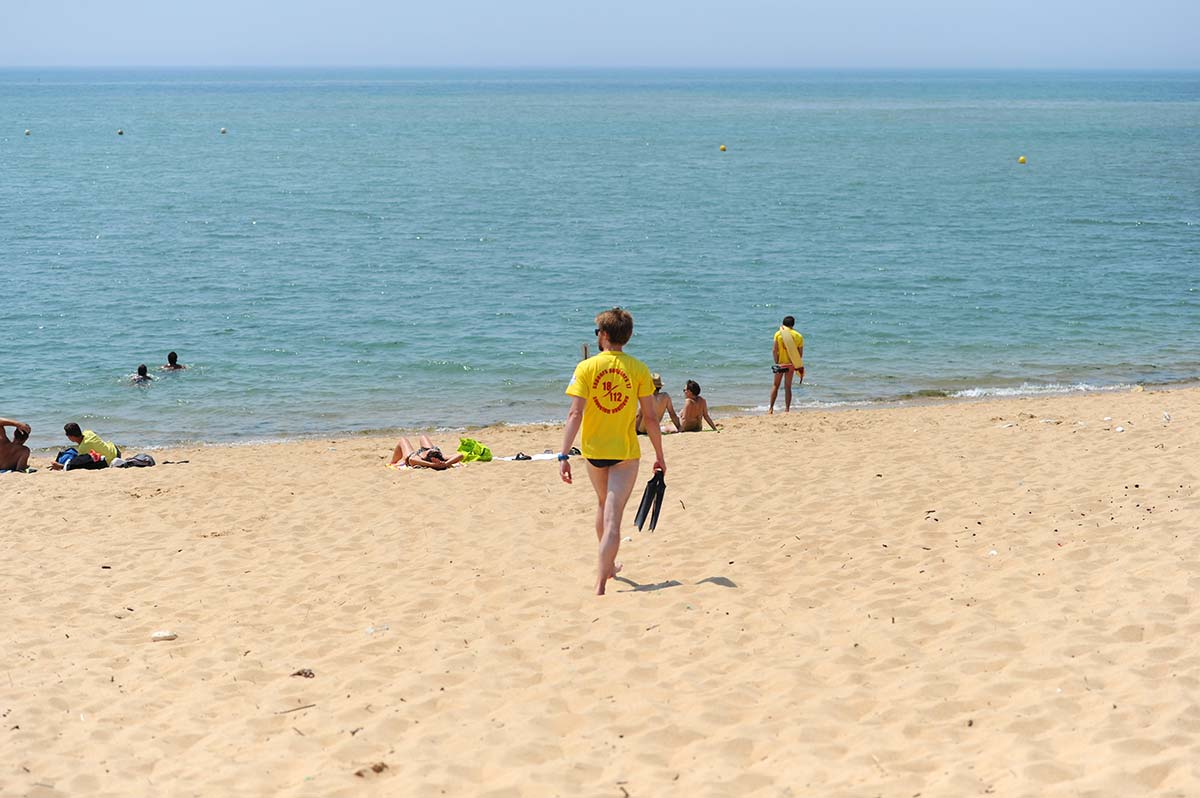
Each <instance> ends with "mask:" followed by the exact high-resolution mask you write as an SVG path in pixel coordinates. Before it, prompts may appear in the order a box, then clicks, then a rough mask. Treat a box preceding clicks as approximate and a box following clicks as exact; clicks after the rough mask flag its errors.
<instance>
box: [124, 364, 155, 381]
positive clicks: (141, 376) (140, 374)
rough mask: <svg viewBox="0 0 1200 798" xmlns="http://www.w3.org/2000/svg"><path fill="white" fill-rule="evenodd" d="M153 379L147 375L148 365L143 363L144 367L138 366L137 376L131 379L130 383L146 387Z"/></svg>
mask: <svg viewBox="0 0 1200 798" xmlns="http://www.w3.org/2000/svg"><path fill="white" fill-rule="evenodd" d="M153 379H154V378H153V377H151V376H150V375H149V374H147V373H146V364H145V363H143V364H142V365H140V366H138V370H137V374H134V375H133V376H132V377H130V378H129V381H130V382H132V383H133V384H134V385H145V384H146V383H148V382H150V381H151V380H153Z"/></svg>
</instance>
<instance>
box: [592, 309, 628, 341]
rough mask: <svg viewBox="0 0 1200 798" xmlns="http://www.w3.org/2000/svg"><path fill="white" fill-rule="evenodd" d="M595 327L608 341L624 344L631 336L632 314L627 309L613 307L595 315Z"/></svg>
mask: <svg viewBox="0 0 1200 798" xmlns="http://www.w3.org/2000/svg"><path fill="white" fill-rule="evenodd" d="M596 327H597V328H599V330H600V332H602V333H604V334H605V335H607V336H608V342H609V343H611V344H616V345H617V346H624V345H625V344H627V343H629V339H630V338H632V337H633V315H632V314H631V313H630V312H629V311H628V310H622V309H621V308H613V309H612V310H606V311H604V312H603V313H600V314H597V316H596Z"/></svg>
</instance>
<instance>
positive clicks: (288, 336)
mask: <svg viewBox="0 0 1200 798" xmlns="http://www.w3.org/2000/svg"><path fill="white" fill-rule="evenodd" d="M222 128H225V129H226V130H227V132H226V133H224V134H222V133H221V129H222ZM26 129H28V130H29V135H28V136H26V135H25V134H24V132H25V130H26ZM118 129H120V130H122V131H123V135H118V134H117V131H118ZM721 145H725V147H726V150H725V151H724V152H722V151H721V150H720V149H719V148H720V146H721ZM1019 156H1025V157H1026V159H1027V162H1026V163H1025V164H1023V165H1022V164H1019V163H1018V160H1017V159H1018V157H1019ZM0 256H2V264H3V265H2V267H0V281H2V285H3V302H0V331H2V333H3V340H4V343H3V349H2V350H0V386H2V390H0V416H7V417H15V418H18V419H21V420H24V421H28V422H30V423H31V424H33V426H34V432H35V434H34V440H33V443H35V444H37V445H46V446H51V445H54V444H56V443H58V442H59V441H60V439H61V433H60V430H61V426H62V424H63V423H64V422H66V421H71V420H74V421H78V422H80V423H81V424H82V425H83V426H85V427H91V428H94V429H96V430H97V431H99V432H101V433H102V434H103V435H105V436H108V437H112V438H115V439H117V440H119V441H121V442H122V443H124V444H126V445H127V446H128V445H133V446H137V447H141V446H151V445H156V444H166V443H171V442H176V441H238V440H263V439H278V438H289V437H295V436H304V435H315V434H339V433H346V432H352V431H362V430H378V429H395V428H416V427H438V426H441V427H461V426H470V425H476V424H483V423H490V422H498V421H504V422H524V421H535V420H546V419H558V418H561V417H562V416H563V414H564V411H565V408H566V404H567V400H566V398H565V397H564V396H563V390H564V388H565V387H566V384H567V382H568V379H569V377H570V375H571V372H572V369H573V367H574V365H575V363H576V361H577V360H578V358H579V354H580V348H581V345H582V344H584V343H591V344H592V345H593V349H592V351H595V350H594V338H593V334H592V328H593V327H594V324H593V316H594V315H595V313H596V312H597V311H599V310H601V309H604V308H607V307H610V306H614V305H620V306H622V307H625V308H628V309H630V310H631V311H632V312H633V314H634V316H635V319H636V333H635V336H634V338H633V341H632V342H631V344H630V347H629V349H630V351H631V352H632V353H633V354H635V355H636V356H638V357H640V358H642V359H643V360H644V361H646V363H647V364H648V365H649V366H650V368H651V369H652V370H654V371H658V372H661V373H662V375H663V377H664V380H665V384H666V387H667V389H668V390H669V391H672V392H674V393H675V394H676V396H677V398H681V397H680V396H679V395H680V394H681V393H682V386H683V383H684V382H685V381H686V380H688V379H695V380H697V381H699V382H700V383H701V385H702V386H703V390H704V395H705V396H707V397H708V398H709V401H710V403H711V404H712V405H713V406H715V407H720V408H726V409H747V410H754V409H760V410H761V409H762V407H763V405H764V404H765V402H766V398H767V395H768V393H769V390H770V384H771V370H770V365H771V338H772V334H773V332H774V330H775V329H776V328H777V327H778V325H779V322H780V320H781V318H782V317H783V316H785V315H794V316H795V317H796V319H797V324H796V328H797V329H798V330H799V331H801V332H802V333H803V334H804V336H805V362H806V365H807V369H808V377H807V379H806V380H805V384H804V387H803V389H801V390H799V391H798V392H797V397H796V402H797V404H798V405H799V406H801V407H814V406H816V407H820V406H828V405H837V404H844V403H858V402H876V401H896V400H904V399H906V398H911V397H921V396H957V395H961V396H969V395H987V394H990V393H996V394H999V393H1021V392H1025V393H1036V392H1044V391H1070V390H1088V389H1101V388H1105V387H1113V386H1122V385H1129V384H1133V383H1142V382H1145V383H1153V384H1159V383H1172V382H1178V381H1188V380H1194V379H1196V378H1197V377H1200V323H1198V322H1200V275H1198V271H1197V270H1198V266H1200V73H1194V72H1192V73H1164V72H1145V73H1107V72H1090V73H1042V72H846V71H827V72H823V71H817V72H703V71H558V72H542V71H474V70H471V71H467V70H462V71H415V70H371V71H355V70H332V71H278V70H276V71H272V70H256V71H235V70H222V71H186V70H176V71H162V70H129V71H87V70H80V71H69V70H8V71H0ZM169 350H176V351H178V352H179V354H180V359H181V361H182V362H184V363H186V364H188V366H189V368H188V370H187V371H184V372H179V373H174V374H165V373H160V372H157V371H155V369H156V368H157V366H159V365H160V364H162V363H163V362H165V357H166V353H167V352H168V351H169ZM140 363H145V364H147V365H148V366H150V367H151V373H152V374H154V375H155V377H156V379H155V381H154V382H153V383H152V384H151V385H150V386H149V387H144V388H143V387H135V386H132V385H131V384H130V382H129V375H130V374H132V373H133V372H134V370H135V369H136V367H137V366H138V364H140ZM781 401H782V399H781Z"/></svg>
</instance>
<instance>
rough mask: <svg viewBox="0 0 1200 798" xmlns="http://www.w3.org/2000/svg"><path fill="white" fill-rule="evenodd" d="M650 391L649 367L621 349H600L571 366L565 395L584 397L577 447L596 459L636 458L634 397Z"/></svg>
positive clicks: (635, 405) (635, 408) (584, 453)
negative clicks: (572, 369)
mask: <svg viewBox="0 0 1200 798" xmlns="http://www.w3.org/2000/svg"><path fill="white" fill-rule="evenodd" d="M652 393H654V383H653V382H651V381H650V369H648V368H646V364H645V363H643V362H642V361H640V360H638V359H637V358H635V357H633V356H632V355H627V354H625V353H624V352H601V353H600V354H598V355H596V356H595V357H589V358H588V359H587V360H585V361H583V362H582V363H580V364H579V365H578V366H576V367H575V377H574V378H573V379H572V380H571V384H570V385H568V386H567V395H568V396H580V397H583V398H584V399H586V400H587V405H586V406H585V407H584V410H583V436H582V444H581V445H580V447H579V448H580V451H582V452H583V456H584V457H591V458H593V459H596V460H636V459H638V458H639V457H641V456H642V450H641V448H640V447H639V446H638V440H637V431H636V430H635V429H634V421H635V420H636V419H637V406H638V400H639V399H640V398H641V397H643V396H650V395H651V394H652Z"/></svg>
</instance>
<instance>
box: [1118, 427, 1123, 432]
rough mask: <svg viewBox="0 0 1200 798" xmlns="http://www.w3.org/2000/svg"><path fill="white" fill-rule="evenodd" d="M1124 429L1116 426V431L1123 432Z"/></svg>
mask: <svg viewBox="0 0 1200 798" xmlns="http://www.w3.org/2000/svg"><path fill="white" fill-rule="evenodd" d="M1124 431H1125V428H1124V427H1117V432H1124Z"/></svg>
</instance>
